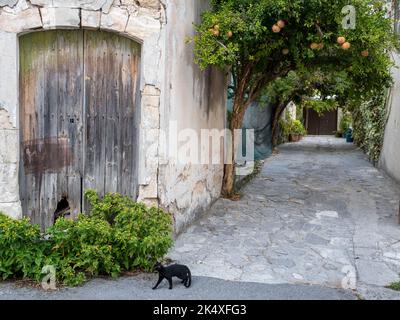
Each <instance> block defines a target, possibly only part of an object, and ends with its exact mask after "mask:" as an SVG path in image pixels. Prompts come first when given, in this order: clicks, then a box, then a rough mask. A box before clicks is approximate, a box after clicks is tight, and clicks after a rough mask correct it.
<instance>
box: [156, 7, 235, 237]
mask: <svg viewBox="0 0 400 320" xmlns="http://www.w3.org/2000/svg"><path fill="white" fill-rule="evenodd" d="M207 8H208V1H206V0H185V1H181V0H169V1H167V21H168V24H167V34H166V38H165V41H166V42H167V44H168V45H167V57H166V59H167V61H166V66H167V71H166V73H165V74H166V79H165V82H164V84H165V86H166V90H165V103H164V104H162V108H161V115H162V117H161V123H162V125H161V126H162V127H163V128H166V129H167V130H168V128H169V126H170V125H171V123H173V122H171V121H176V124H177V129H178V131H180V130H185V129H194V130H195V131H196V132H197V137H198V138H199V140H200V135H201V130H203V129H217V130H223V129H224V127H225V116H226V99H227V95H226V92H227V75H225V74H224V73H222V72H220V71H218V70H215V69H210V70H207V71H200V70H199V68H198V67H197V65H196V64H195V63H194V54H193V46H192V44H190V45H189V44H187V43H186V41H185V40H186V39H187V38H188V37H190V36H193V35H194V28H193V23H199V22H200V14H201V12H203V11H204V10H205V9H207ZM183 143H184V142H183ZM181 145H182V144H181ZM216 152H218V151H216ZM221 158H222V157H221ZM159 174H160V178H159V179H160V184H159V195H160V201H161V205H162V206H163V207H165V208H166V209H167V210H169V211H170V212H173V213H174V217H175V231H176V232H177V233H179V232H181V231H182V230H183V229H184V228H185V227H186V226H188V225H190V223H192V222H193V221H194V220H195V219H196V218H197V217H198V216H199V215H200V214H202V213H203V212H204V211H206V210H207V209H208V208H209V207H210V205H211V204H212V203H213V202H214V201H215V200H216V199H217V198H218V197H219V196H220V193H221V186H222V178H223V165H222V164H218V165H213V164H190V163H189V164H183V163H178V164H174V163H171V162H169V163H168V164H161V165H160V173H159Z"/></svg>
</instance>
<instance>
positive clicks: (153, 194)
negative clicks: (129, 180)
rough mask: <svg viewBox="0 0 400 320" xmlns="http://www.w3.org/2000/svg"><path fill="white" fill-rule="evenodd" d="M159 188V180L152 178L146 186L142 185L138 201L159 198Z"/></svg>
mask: <svg viewBox="0 0 400 320" xmlns="http://www.w3.org/2000/svg"><path fill="white" fill-rule="evenodd" d="M157 189H158V185H157V181H154V180H152V181H151V182H150V183H149V184H148V185H146V186H140V187H139V198H138V201H139V202H141V201H143V200H144V199H157V197H158V192H157Z"/></svg>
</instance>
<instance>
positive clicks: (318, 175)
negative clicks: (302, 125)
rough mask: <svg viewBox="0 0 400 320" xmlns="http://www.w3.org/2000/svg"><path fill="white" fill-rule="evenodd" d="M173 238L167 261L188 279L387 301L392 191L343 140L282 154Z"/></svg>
mask: <svg viewBox="0 0 400 320" xmlns="http://www.w3.org/2000/svg"><path fill="white" fill-rule="evenodd" d="M242 193H243V198H242V199H241V200H240V201H238V202H232V201H229V200H225V199H220V200H219V201H217V203H216V204H215V205H214V206H213V208H212V209H211V210H210V212H209V213H208V215H207V216H205V217H204V218H203V219H201V220H200V221H198V222H197V223H195V224H194V225H193V226H192V227H191V228H189V229H188V230H187V231H186V232H185V233H183V234H181V235H180V236H179V237H178V239H177V241H176V243H175V247H174V249H173V250H172V251H171V252H170V255H169V257H170V258H171V259H173V260H176V261H178V262H179V263H184V264H187V265H190V266H191V268H192V272H193V274H194V275H196V276H207V277H215V278H220V279H224V280H233V281H245V282H258V283H268V284H282V283H290V284H314V285H322V286H327V287H332V288H346V289H357V292H358V293H359V294H360V295H361V296H362V297H365V298H372V299H375V298H380V297H381V298H392V299H393V298H396V297H399V295H398V294H397V293H396V292H395V291H391V290H390V289H386V288H384V287H385V286H387V285H389V284H391V283H392V282H395V281H399V279H400V276H399V273H400V241H399V240H398V239H400V226H399V225H398V210H399V209H398V208H399V197H400V189H399V186H398V185H397V184H396V183H394V182H393V180H391V179H390V178H389V177H387V176H386V175H385V174H384V173H382V172H380V171H379V170H377V169H376V168H374V167H373V165H372V164H370V162H368V159H367V158H366V156H365V155H364V154H363V153H362V152H361V151H360V150H357V148H356V147H355V146H354V145H353V144H348V143H346V142H345V140H344V139H338V138H334V137H328V136H319V137H307V138H306V139H304V140H303V141H301V142H299V143H296V144H286V145H284V146H281V147H280V148H279V153H278V154H276V155H274V156H272V157H271V158H270V159H268V160H267V161H266V163H265V165H264V167H263V169H262V172H261V173H260V174H259V175H258V176H257V177H256V178H255V179H254V180H253V181H252V182H250V183H249V184H248V185H247V186H246V187H245V188H244V190H242Z"/></svg>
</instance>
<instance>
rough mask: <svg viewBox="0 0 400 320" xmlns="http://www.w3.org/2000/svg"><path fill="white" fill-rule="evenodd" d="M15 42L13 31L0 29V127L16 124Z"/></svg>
mask: <svg viewBox="0 0 400 320" xmlns="http://www.w3.org/2000/svg"><path fill="white" fill-rule="evenodd" d="M0 17H1V16H0ZM17 43H18V38H17V35H16V34H15V33H8V32H2V31H0V48H1V50H0V70H1V73H0V129H12V128H15V127H16V125H17V124H16V115H17V106H18V72H17V59H18V58H17Z"/></svg>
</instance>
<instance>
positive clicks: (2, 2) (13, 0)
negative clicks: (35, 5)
mask: <svg viewBox="0 0 400 320" xmlns="http://www.w3.org/2000/svg"><path fill="white" fill-rule="evenodd" d="M17 2H18V0H0V7H5V6H9V7H14V6H15V5H16V4H17Z"/></svg>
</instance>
